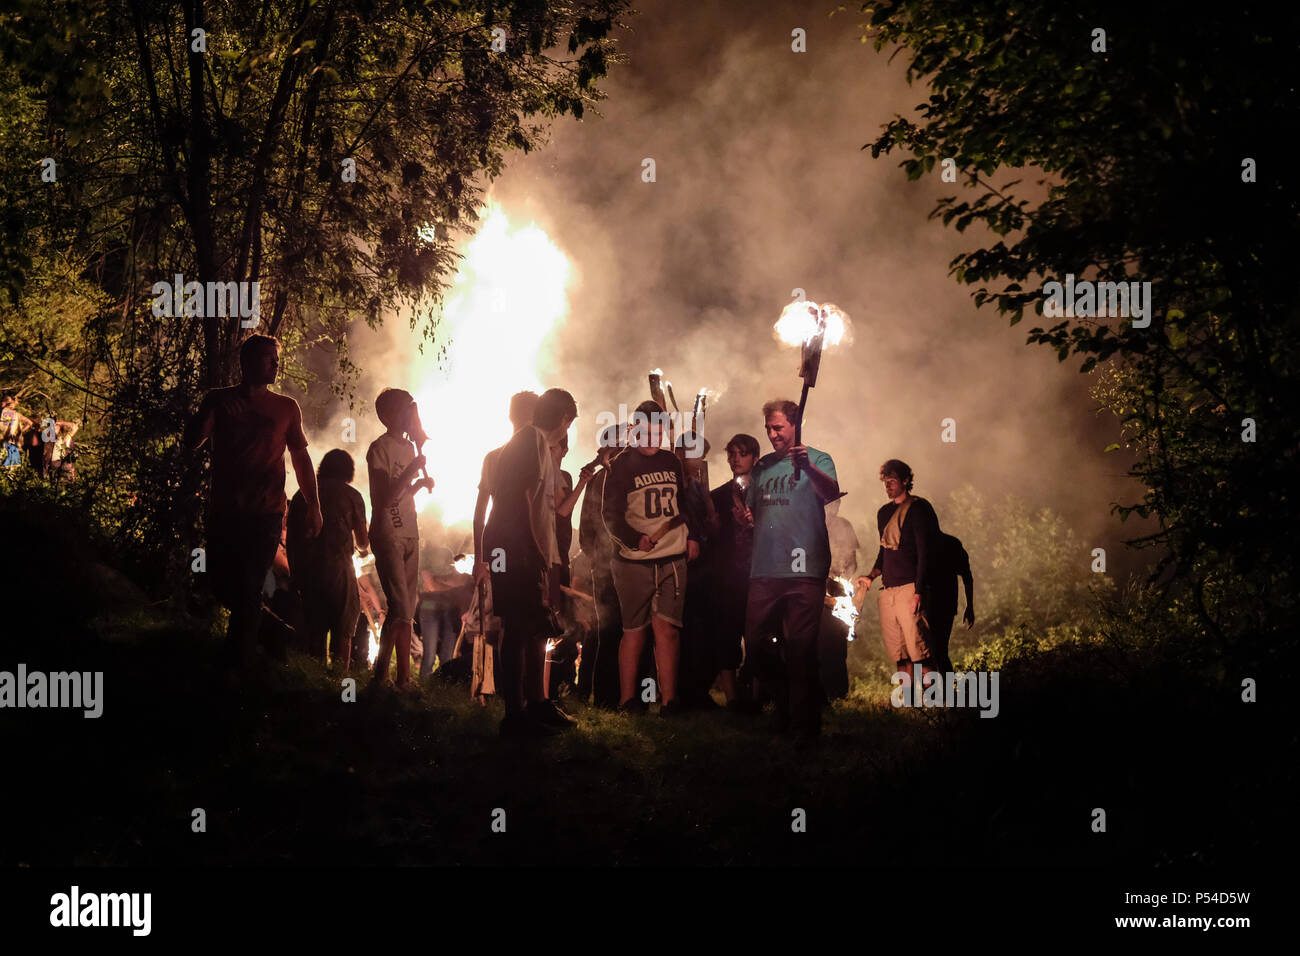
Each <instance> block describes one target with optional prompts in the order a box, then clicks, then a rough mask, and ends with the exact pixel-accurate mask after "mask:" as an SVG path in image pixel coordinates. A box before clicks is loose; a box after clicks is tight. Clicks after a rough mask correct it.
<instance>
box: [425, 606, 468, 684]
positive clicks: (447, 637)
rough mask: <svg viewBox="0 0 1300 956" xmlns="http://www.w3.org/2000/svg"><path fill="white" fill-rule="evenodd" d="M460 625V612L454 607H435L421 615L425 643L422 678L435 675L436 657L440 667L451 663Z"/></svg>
mask: <svg viewBox="0 0 1300 956" xmlns="http://www.w3.org/2000/svg"><path fill="white" fill-rule="evenodd" d="M460 624H461V621H460V612H459V611H458V610H457V609H456V608H455V607H453V606H447V607H435V608H434V609H433V610H432V611H429V612H426V613H422V614H421V615H420V629H421V634H420V640H421V641H422V642H423V643H424V655H423V656H422V657H421V658H420V676H421V677H428V676H429V675H430V674H432V673H433V659H434V657H435V656H437V658H438V666H439V667H446V666H447V665H448V664H450V663H451V657H452V654H453V653H454V652H455V650H456V639H457V638H458V637H460Z"/></svg>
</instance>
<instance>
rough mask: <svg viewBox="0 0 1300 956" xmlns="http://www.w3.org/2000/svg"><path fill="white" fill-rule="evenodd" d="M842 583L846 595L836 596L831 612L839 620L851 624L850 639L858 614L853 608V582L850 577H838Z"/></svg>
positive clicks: (851, 638) (837, 579)
mask: <svg viewBox="0 0 1300 956" xmlns="http://www.w3.org/2000/svg"><path fill="white" fill-rule="evenodd" d="M835 580H836V581H839V582H840V584H842V585H844V596H843V597H837V598H835V607H834V608H833V609H832V610H831V614H833V615H834V616H835V618H836V619H837V620H840V621H843V622H844V623H845V624H847V625H848V626H849V640H850V641H851V640H853V624H854V621H855V620H856V618H857V614H856V613H855V612H854V610H853V582H852V581H850V580H849V579H848V578H836V579H835Z"/></svg>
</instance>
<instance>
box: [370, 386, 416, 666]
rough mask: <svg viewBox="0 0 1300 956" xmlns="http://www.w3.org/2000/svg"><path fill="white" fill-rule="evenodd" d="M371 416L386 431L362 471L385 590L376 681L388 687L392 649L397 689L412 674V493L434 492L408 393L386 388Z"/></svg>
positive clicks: (372, 538)
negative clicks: (416, 436)
mask: <svg viewBox="0 0 1300 956" xmlns="http://www.w3.org/2000/svg"><path fill="white" fill-rule="evenodd" d="M375 414H377V415H378V416H379V420H380V421H381V422H382V423H383V424H384V427H385V428H386V431H385V432H384V433H383V434H382V435H380V436H379V437H378V438H376V439H375V440H374V441H372V442H371V443H370V448H369V449H368V450H367V451H366V466H367V468H368V470H369V473H370V509H371V513H370V546H371V548H372V549H373V550H374V552H375V572H376V573H377V574H378V575H379V583H380V584H381V585H382V586H383V589H384V600H385V602H386V603H387V605H388V613H387V614H386V615H385V616H384V624H383V627H382V628H380V631H379V653H378V655H377V656H376V658H375V680H376V681H377V682H378V683H379V684H380V685H383V684H386V683H387V682H388V661H389V659H390V658H391V657H392V654H393V649H394V648H396V649H397V679H396V681H395V683H396V685H397V687H399V688H404V687H406V686H407V685H408V682H409V680H410V675H411V634H412V631H413V627H414V621H415V613H416V605H417V604H418V602H419V599H420V532H419V529H418V528H417V527H416V518H415V493H416V492H417V491H418V490H419V489H421V488H427V489H429V490H432V489H433V479H432V478H428V477H425V478H420V477H419V473H420V471H421V469H423V468H424V465H425V460H424V455H422V454H419V451H418V449H417V448H416V447H415V443H414V442H413V441H412V440H411V437H410V436H411V435H413V434H418V433H420V431H421V428H420V419H419V409H418V408H417V407H416V404H415V399H413V398H412V397H411V393H410V392H407V391H405V390H403V389H400V388H386V389H384V390H383V391H381V392H380V393H379V395H378V396H377V397H376V398H375Z"/></svg>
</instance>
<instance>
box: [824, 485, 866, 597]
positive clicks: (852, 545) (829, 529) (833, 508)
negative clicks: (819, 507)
mask: <svg viewBox="0 0 1300 956" xmlns="http://www.w3.org/2000/svg"><path fill="white" fill-rule="evenodd" d="M839 512H840V503H839V502H838V501H832V502H831V503H830V504H828V505H827V506H826V533H827V535H829V537H830V541H831V577H834V578H848V579H849V580H850V581H852V580H853V578H854V577H855V576H856V575H857V573H858V533H857V532H856V531H854V530H853V522H851V521H849V520H848V519H847V518H841V517H840V513H839Z"/></svg>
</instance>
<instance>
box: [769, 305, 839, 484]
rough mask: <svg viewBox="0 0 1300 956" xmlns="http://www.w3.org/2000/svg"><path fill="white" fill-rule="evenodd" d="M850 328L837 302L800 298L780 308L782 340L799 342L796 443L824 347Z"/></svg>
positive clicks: (800, 441) (800, 436) (778, 324)
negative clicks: (801, 389)
mask: <svg viewBox="0 0 1300 956" xmlns="http://www.w3.org/2000/svg"><path fill="white" fill-rule="evenodd" d="M847 328H848V316H846V315H845V314H844V313H843V312H842V311H840V309H839V308H838V307H836V306H834V305H831V304H829V303H827V304H826V305H818V304H817V303H816V302H808V301H807V300H798V301H795V302H791V303H790V304H789V305H787V306H786V307H785V308H784V309H782V310H781V317H780V318H779V319H777V322H776V328H775V330H776V334H777V336H778V337H779V338H780V339H781V341H783V342H786V343H787V344H790V345H794V344H795V343H798V344H799V346H800V352H799V377H800V378H801V379H803V392H802V394H801V395H800V396H799V418H798V421H796V422H795V423H794V443H795V444H796V445H802V444H803V413H804V409H805V408H806V407H807V405H808V390H809V389H810V388H814V387H816V385H817V372H818V370H819V369H820V368H821V364H822V349H823V348H825V347H827V346H831V345H835V344H836V343H838V342H839V341H840V340H841V339H842V338H843V337H844V334H845V331H846V330H847ZM794 478H795V480H796V481H797V480H798V479H799V465H798V463H797V462H796V463H795V466H794Z"/></svg>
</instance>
